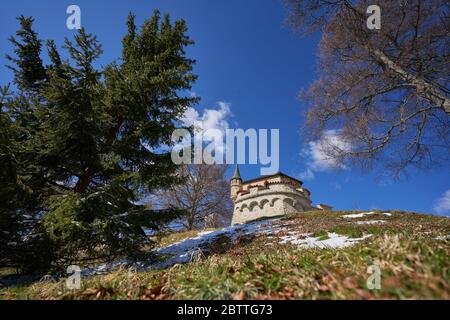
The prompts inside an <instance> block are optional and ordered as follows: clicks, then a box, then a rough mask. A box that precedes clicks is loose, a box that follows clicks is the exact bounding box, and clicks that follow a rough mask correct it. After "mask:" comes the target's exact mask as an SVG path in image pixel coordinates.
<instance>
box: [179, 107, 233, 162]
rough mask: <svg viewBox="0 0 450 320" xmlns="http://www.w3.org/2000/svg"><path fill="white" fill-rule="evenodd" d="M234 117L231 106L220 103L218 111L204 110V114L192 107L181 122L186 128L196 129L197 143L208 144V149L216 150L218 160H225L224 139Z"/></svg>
mask: <svg viewBox="0 0 450 320" xmlns="http://www.w3.org/2000/svg"><path fill="white" fill-rule="evenodd" d="M232 116H233V114H232V113H231V109H230V104H229V103H228V102H224V101H218V102H217V108H216V109H207V108H206V109H203V113H202V114H200V113H199V112H198V111H197V110H196V109H194V108H192V107H191V108H188V109H187V110H186V112H185V114H184V116H183V118H182V119H181V121H182V122H183V124H184V125H185V126H189V127H190V126H192V127H193V128H194V133H195V134H194V142H195V143H201V144H204V143H205V142H207V144H208V147H209V148H211V149H212V150H214V152H215V153H216V154H217V155H218V158H223V155H224V152H225V144H224V137H225V133H226V130H227V129H228V128H229V127H230V125H229V123H228V119H229V118H230V117H232ZM211 149H210V150H211Z"/></svg>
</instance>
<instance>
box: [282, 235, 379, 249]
mask: <svg viewBox="0 0 450 320" xmlns="http://www.w3.org/2000/svg"><path fill="white" fill-rule="evenodd" d="M300 236H302V235H300ZM370 236H372V235H370V234H369V235H365V236H363V237H361V238H349V237H347V236H341V235H338V234H337V233H334V232H328V239H325V240H319V239H320V237H306V238H303V239H302V238H299V237H293V236H286V237H282V238H281V239H282V241H281V243H288V242H289V243H292V244H295V245H298V246H300V247H302V248H322V249H323V248H329V249H337V248H346V247H349V246H352V245H354V244H355V243H357V242H359V241H362V240H365V239H367V238H369V237H370Z"/></svg>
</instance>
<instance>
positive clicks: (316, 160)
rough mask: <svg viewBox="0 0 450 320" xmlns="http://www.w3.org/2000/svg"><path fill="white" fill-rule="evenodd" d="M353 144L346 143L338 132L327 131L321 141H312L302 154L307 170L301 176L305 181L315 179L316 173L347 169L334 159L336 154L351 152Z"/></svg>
mask: <svg viewBox="0 0 450 320" xmlns="http://www.w3.org/2000/svg"><path fill="white" fill-rule="evenodd" d="M351 147H352V146H351V144H350V143H348V142H347V141H345V140H344V139H343V138H342V137H341V136H340V135H339V131H337V130H326V131H325V132H324V133H323V134H322V137H321V138H320V139H319V140H316V141H311V142H309V143H308V145H307V147H306V148H304V149H303V150H302V152H301V155H302V157H304V158H306V159H307V163H306V170H305V171H304V172H302V173H301V174H300V177H301V178H303V179H304V180H312V179H314V178H315V174H314V172H324V171H330V170H333V169H347V167H346V166H345V165H344V164H343V163H341V162H339V161H338V160H337V159H336V157H333V155H334V154H335V152H340V151H349V150H351Z"/></svg>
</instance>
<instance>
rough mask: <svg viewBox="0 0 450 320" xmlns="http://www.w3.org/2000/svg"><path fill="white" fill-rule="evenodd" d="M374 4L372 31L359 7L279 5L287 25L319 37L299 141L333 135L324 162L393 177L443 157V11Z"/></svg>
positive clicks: (331, 1) (343, 2)
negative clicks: (377, 16)
mask: <svg viewBox="0 0 450 320" xmlns="http://www.w3.org/2000/svg"><path fill="white" fill-rule="evenodd" d="M376 2H377V3H376V4H377V5H379V6H380V8H381V29H380V30H369V29H368V28H367V26H366V21H367V18H368V17H369V14H367V13H366V10H367V8H368V6H369V5H371V4H373V3H371V2H369V1H365V0H361V1H348V0H287V4H288V7H289V16H288V21H289V23H290V24H291V25H292V26H293V27H294V28H295V29H296V30H299V31H300V32H302V33H306V34H308V33H311V32H314V31H317V30H320V29H321V30H322V31H323V35H322V39H321V41H320V45H319V63H318V79H317V80H316V81H315V82H314V83H313V84H312V85H311V86H310V87H309V88H308V90H306V91H304V92H302V93H301V97H302V98H304V99H306V101H307V102H308V103H309V110H308V111H307V113H306V124H305V129H306V130H307V131H306V132H305V133H307V134H305V136H307V139H311V140H317V139H321V137H323V135H324V133H326V132H327V131H328V132H329V130H330V129H334V130H336V132H337V133H338V134H339V141H340V142H341V143H340V144H331V143H329V144H327V147H326V148H324V149H325V150H324V151H325V153H326V154H327V155H328V156H329V157H330V158H332V159H333V160H335V161H336V160H337V161H339V162H340V163H344V162H346V161H349V160H351V161H353V162H354V163H356V164H359V165H361V166H362V167H364V168H370V167H372V166H373V165H374V164H378V163H382V164H384V165H385V167H386V168H387V169H388V172H389V173H390V174H393V175H394V176H396V177H398V176H399V175H400V174H401V173H404V172H405V169H406V168H407V167H409V166H411V165H413V166H416V167H420V168H425V167H429V166H431V165H434V164H436V163H439V162H442V161H447V160H448V156H449V154H450V153H449V151H450V141H449V135H450V117H449V115H450V98H449V92H450V90H449V80H450V79H449V71H450V67H449V62H450V61H449V48H450V36H449V35H450V15H449V11H450V10H449V6H448V2H447V1H446V0H408V1H407V0H378V1H376ZM334 140H336V139H334ZM342 145H344V146H346V147H345V148H341V147H340V146H342Z"/></svg>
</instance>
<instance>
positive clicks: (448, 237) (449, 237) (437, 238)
mask: <svg viewBox="0 0 450 320" xmlns="http://www.w3.org/2000/svg"><path fill="white" fill-rule="evenodd" d="M433 239H434V240H450V234H449V235H447V236H438V237H435V238H433Z"/></svg>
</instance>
